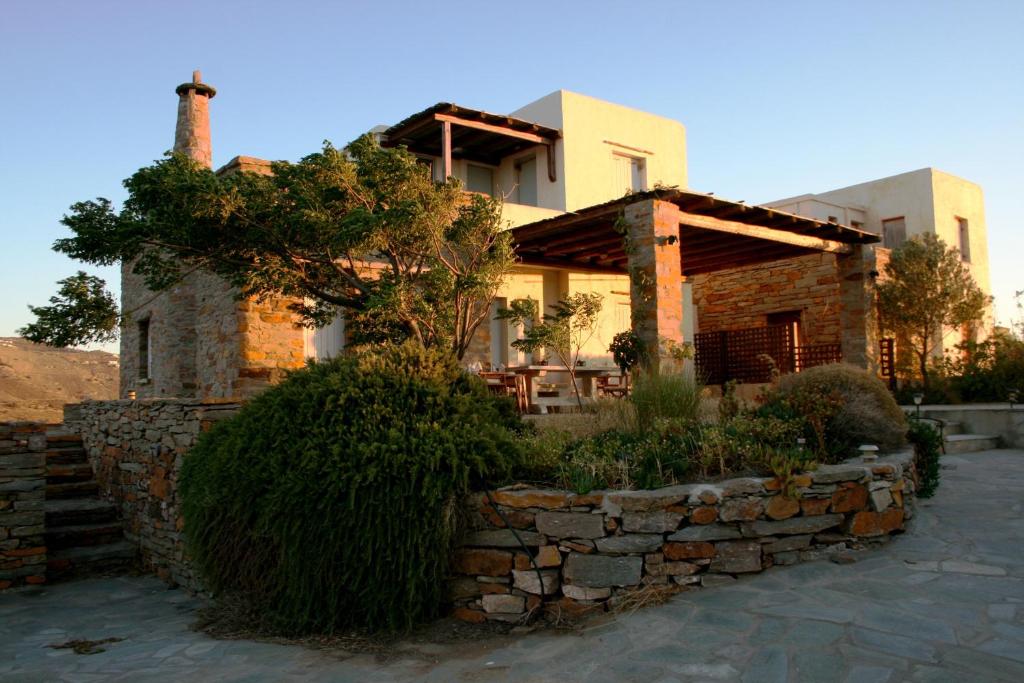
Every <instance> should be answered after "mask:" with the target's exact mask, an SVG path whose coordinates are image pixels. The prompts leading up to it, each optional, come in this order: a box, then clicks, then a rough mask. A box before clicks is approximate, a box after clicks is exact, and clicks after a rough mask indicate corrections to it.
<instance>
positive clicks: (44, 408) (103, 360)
mask: <svg viewBox="0 0 1024 683" xmlns="http://www.w3.org/2000/svg"><path fill="white" fill-rule="evenodd" d="M117 372H118V361H117V356H116V355H114V354H112V353H107V352H106V351H75V350H72V349H54V348H51V347H49V346H43V345H41V344H33V343H32V342H29V341H25V340H24V339H21V338H19V337H0V421H5V420H40V421H45V422H60V421H61V419H63V412H62V407H63V405H64V404H65V403H74V402H76V401H81V400H82V399H86V398H95V399H112V398H117Z"/></svg>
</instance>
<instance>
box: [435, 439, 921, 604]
mask: <svg viewBox="0 0 1024 683" xmlns="http://www.w3.org/2000/svg"><path fill="white" fill-rule="evenodd" d="M795 483H796V486H797V496H796V497H795V498H790V497H787V496H785V495H783V494H782V493H781V492H780V488H781V487H780V484H779V482H778V481H777V480H776V479H766V478H743V479H731V480H728V481H723V482H720V483H716V484H687V485H682V486H670V487H666V488H661V489H655V490H650V491H601V492H594V493H589V494H583V495H577V494H573V493H570V492H566V491H554V490H544V489H522V488H520V489H516V488H510V489H503V490H498V491H494V492H492V493H491V494H490V497H488V496H487V495H485V494H478V495H475V496H473V497H472V499H471V500H470V501H469V506H470V517H471V520H472V527H473V528H472V530H471V531H470V532H469V533H468V535H467V536H466V538H465V540H464V545H463V546H462V547H461V548H460V549H459V550H458V551H457V553H456V555H455V558H454V561H453V572H454V573H455V575H456V576H455V578H454V579H453V580H452V582H451V586H450V595H451V599H452V602H453V604H454V606H455V615H456V616H457V617H459V618H461V619H465V620H468V621H485V620H492V621H495V620H496V621H507V622H513V621H518V620H520V619H522V618H523V617H524V616H525V615H526V614H527V613H528V612H530V611H533V610H535V609H537V608H540V607H542V606H543V607H544V608H546V609H564V610H568V611H570V612H578V611H581V610H589V609H603V608H604V607H605V606H606V605H607V604H609V603H610V604H614V603H615V601H616V600H617V599H620V598H621V597H622V596H623V595H624V593H627V592H631V591H634V590H635V589H636V588H638V587H643V586H650V585H664V586H668V585H672V584H675V585H679V586H701V585H708V584H711V583H717V582H723V581H729V580H731V579H732V578H733V576H735V575H737V574H744V573H750V572H759V571H762V570H763V569H766V568H768V567H770V566H772V565H787V564H794V563H796V562H800V561H802V560H814V559H820V558H825V557H829V556H834V555H835V554H836V553H839V552H842V551H845V550H846V549H847V548H849V547H856V546H858V545H862V544H865V543H869V542H877V541H879V540H884V539H886V538H887V537H888V535H889V534H892V533H896V532H899V531H901V530H902V529H903V524H904V521H905V520H906V519H909V518H910V516H911V514H912V501H913V491H914V470H913V459H912V456H911V455H910V454H897V455H891V456H887V457H885V458H881V459H879V460H878V461H877V462H875V463H871V464H867V463H863V462H861V461H859V460H857V461H848V462H847V463H844V464H842V465H827V466H822V467H820V468H818V469H817V470H815V471H813V472H810V473H807V474H802V475H798V476H797V477H796V482H795ZM499 512H500V513H501V514H499ZM506 521H507V525H508V526H511V529H510V528H508V526H506ZM513 529H514V530H515V532H513ZM517 535H518V538H517V537H516V536H517ZM520 541H521V542H522V543H520ZM523 545H525V546H526V547H527V548H528V549H529V554H528V553H527V552H526V551H525V550H524V549H523V547H522V546H523ZM531 556H532V557H533V561H531V559H530V558H531ZM535 565H536V566H535ZM538 569H539V574H540V577H538ZM542 585H543V595H541V594H542V590H541V586H542Z"/></svg>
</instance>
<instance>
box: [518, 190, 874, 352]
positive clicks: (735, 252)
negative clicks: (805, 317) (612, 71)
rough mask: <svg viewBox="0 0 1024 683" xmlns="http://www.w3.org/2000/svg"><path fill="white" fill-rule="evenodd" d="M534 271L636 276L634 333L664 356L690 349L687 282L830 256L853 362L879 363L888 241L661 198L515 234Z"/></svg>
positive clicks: (638, 197) (690, 195) (703, 198)
mask: <svg viewBox="0 0 1024 683" xmlns="http://www.w3.org/2000/svg"><path fill="white" fill-rule="evenodd" d="M512 234H513V241H514V242H515V244H516V253H517V254H518V256H519V258H520V261H521V264H522V265H524V266H536V267H547V268H562V269H566V270H575V271H582V272H600V273H616V274H629V275H630V280H631V282H630V300H631V313H632V320H633V328H634V330H635V331H636V332H637V334H638V335H639V336H640V338H641V339H642V340H643V341H644V343H645V345H647V346H648V348H649V350H650V351H651V352H652V353H653V356H656V355H657V354H656V350H657V349H658V347H659V342H660V341H661V340H664V339H669V340H671V341H674V342H682V315H683V306H682V282H683V278H684V277H686V276H691V275H697V274H701V273H711V272H715V271H719V270H725V269H729V268H737V267H742V266H749V265H754V264H758V263H766V262H769V261H777V260H781V259H790V258H795V257H798V256H803V255H806V254H813V253H820V252H827V253H831V254H835V255H836V264H837V269H838V271H839V280H840V303H841V311H840V316H841V318H842V348H843V358H844V360H846V361H847V362H852V363H855V364H858V365H861V366H863V367H868V366H869V364H870V363H871V359H872V357H873V356H874V346H875V336H876V331H875V329H874V321H873V317H874V313H873V311H874V307H873V305H872V292H871V291H870V287H871V280H872V277H873V275H872V274H873V272H874V270H875V268H874V252H873V250H871V249H870V248H867V245H870V244H872V243H875V242H878V241H879V238H878V237H877V236H876V235H874V234H872V233H868V232H864V231H862V230H857V229H854V228H850V227H847V226H845V225H840V224H838V223H835V222H823V221H818V220H814V219H811V218H806V217H803V216H797V215H794V214H790V213H786V212H784V211H777V210H775V209H771V208H767V207H761V206H750V205H747V204H744V203H742V202H733V201H727V200H723V199H719V198H717V197H714V196H712V195H709V194H703V193H699V192H692V191H689V190H679V189H657V190H651V191H647V192H640V193H635V194H630V195H626V196H624V197H622V198H620V199H616V200H614V201H610V202H606V203H604V204H599V205H597V206H592V207H589V208H586V209H583V210H580V211H577V212H573V213H567V214H564V215H561V216H556V217H554V218H549V219H546V220H543V221H538V222H536V223H531V224H528V225H523V226H520V227H517V228H514V229H513V230H512Z"/></svg>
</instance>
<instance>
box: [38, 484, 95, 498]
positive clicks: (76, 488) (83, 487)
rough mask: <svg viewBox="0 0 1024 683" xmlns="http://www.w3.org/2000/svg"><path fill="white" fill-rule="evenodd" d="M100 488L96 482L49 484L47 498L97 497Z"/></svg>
mask: <svg viewBox="0 0 1024 683" xmlns="http://www.w3.org/2000/svg"><path fill="white" fill-rule="evenodd" d="M99 490H100V487H99V485H98V484H97V483H96V481H95V480H92V479H90V480H89V481H71V482H67V483H64V484H49V483H48V484H47V485H46V498H47V500H53V499H55V498H82V497H84V496H95V495H96V494H98V493H99Z"/></svg>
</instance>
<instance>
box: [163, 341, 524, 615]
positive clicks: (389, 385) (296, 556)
mask: <svg viewBox="0 0 1024 683" xmlns="http://www.w3.org/2000/svg"><path fill="white" fill-rule="evenodd" d="M518 424H519V421H518V418H517V417H516V416H515V415H514V413H513V412H512V409H511V405H510V404H509V403H508V402H506V401H504V400H501V399H492V398H491V397H490V396H489V395H488V393H487V391H486V388H485V387H484V386H483V385H482V383H480V382H479V380H477V379H476V378H473V377H470V376H468V375H467V374H465V373H464V372H462V371H461V370H460V369H459V368H458V366H457V365H456V363H455V361H454V360H453V359H452V358H451V357H449V356H447V355H443V354H441V353H438V352H430V351H426V350H424V349H422V348H421V347H417V346H415V345H412V344H407V345H405V346H401V347H384V349H383V350H379V351H377V352H375V353H372V354H370V353H366V354H360V355H353V356H346V357H342V358H339V359H335V360H332V361H330V362H326V363H319V364H314V365H311V366H310V367H308V368H306V369H304V370H300V371H297V372H295V373H293V374H291V375H290V376H289V377H288V379H286V380H285V381H284V382H283V383H281V384H280V385H278V386H276V387H274V388H272V389H269V390H267V391H266V392H264V393H263V394H261V395H260V396H258V397H257V398H256V399H255V400H253V401H252V402H251V403H250V404H248V405H247V406H245V407H244V408H243V409H242V410H241V411H240V412H239V414H238V415H237V416H235V417H234V418H232V419H231V420H227V421H225V422H223V423H221V424H219V425H217V426H216V427H215V428H214V429H213V430H211V431H210V432H209V433H207V434H205V435H204V436H203V437H202V438H201V439H200V440H199V443H198V444H197V445H196V447H195V448H194V449H193V450H192V452H190V453H189V454H188V456H187V457H186V458H185V462H184V466H183V469H182V473H181V494H182V500H183V511H184V515H185V524H186V525H185V531H186V534H187V538H188V543H189V547H190V549H191V552H192V554H193V557H194V559H195V561H196V563H197V566H198V567H199V569H200V570H201V572H202V575H203V577H204V579H205V582H206V586H207V587H208V588H210V589H211V590H213V591H214V592H215V593H221V594H224V593H236V594H239V595H241V596H242V597H243V598H244V599H246V600H248V601H249V602H250V603H251V604H252V605H253V606H255V607H256V608H258V611H259V612H260V613H261V614H263V615H265V616H266V618H267V624H266V625H268V626H270V627H272V628H275V629H278V630H280V631H281V632H286V633H308V632H332V631H336V630H338V629H340V628H347V627H366V628H371V629H405V628H408V627H409V626H411V625H412V624H414V623H415V622H417V621H421V620H425V619H429V618H432V617H434V616H436V615H437V613H438V611H439V608H440V606H441V604H442V600H443V597H444V595H443V591H444V586H445V576H446V573H447V568H448V561H449V553H450V550H451V546H452V541H453V534H454V511H455V505H454V503H455V500H456V499H457V497H458V495H459V494H460V493H462V492H464V491H466V490H467V489H468V488H469V487H470V485H471V482H473V481H474V479H475V478H478V477H486V476H504V475H505V474H506V473H507V472H508V471H509V469H510V467H511V465H512V462H513V461H514V459H515V458H516V457H517V449H518V438H517V437H516V435H515V434H514V433H513V432H514V431H515V430H516V429H517V428H518V427H517V425H518Z"/></svg>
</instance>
